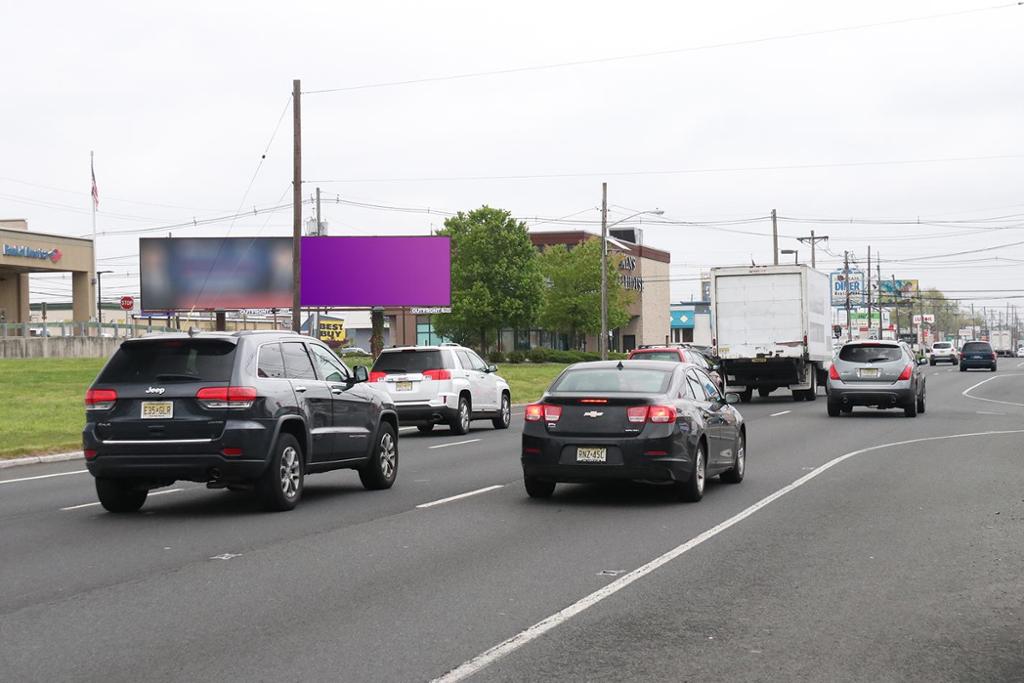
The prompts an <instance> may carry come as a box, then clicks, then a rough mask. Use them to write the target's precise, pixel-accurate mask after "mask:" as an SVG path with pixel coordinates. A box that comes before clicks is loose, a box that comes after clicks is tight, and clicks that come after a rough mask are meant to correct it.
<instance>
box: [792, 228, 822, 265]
mask: <svg viewBox="0 0 1024 683" xmlns="http://www.w3.org/2000/svg"><path fill="white" fill-rule="evenodd" d="M797 239H798V240H799V241H800V242H802V243H804V244H808V243H809V244H810V245H811V268H817V267H818V260H817V258H816V256H815V248H814V247H815V245H816V244H817V243H818V242H828V235H821V236H820V237H816V236H815V235H814V231H813V230H811V236H810V237H797Z"/></svg>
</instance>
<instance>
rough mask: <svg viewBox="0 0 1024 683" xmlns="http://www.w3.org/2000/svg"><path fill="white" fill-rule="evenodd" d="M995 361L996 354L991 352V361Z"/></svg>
mask: <svg viewBox="0 0 1024 683" xmlns="http://www.w3.org/2000/svg"><path fill="white" fill-rule="evenodd" d="M995 359H996V354H995V352H994V351H993V352H992V360H995Z"/></svg>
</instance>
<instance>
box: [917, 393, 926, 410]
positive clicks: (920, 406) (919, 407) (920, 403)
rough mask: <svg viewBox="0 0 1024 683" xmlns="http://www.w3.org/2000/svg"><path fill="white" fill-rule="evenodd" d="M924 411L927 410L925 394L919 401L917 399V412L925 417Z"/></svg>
mask: <svg viewBox="0 0 1024 683" xmlns="http://www.w3.org/2000/svg"><path fill="white" fill-rule="evenodd" d="M924 409H925V405H924V394H921V395H920V396H919V397H918V399H917V412H919V413H921V414H922V415H924Z"/></svg>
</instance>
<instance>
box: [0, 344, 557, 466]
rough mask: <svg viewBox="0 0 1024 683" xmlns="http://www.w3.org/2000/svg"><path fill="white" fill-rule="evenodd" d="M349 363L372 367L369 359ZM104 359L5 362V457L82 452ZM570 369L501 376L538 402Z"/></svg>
mask: <svg viewBox="0 0 1024 683" xmlns="http://www.w3.org/2000/svg"><path fill="white" fill-rule="evenodd" d="M345 361H346V363H347V364H348V365H349V366H350V367H351V366H353V365H364V364H365V365H369V364H370V363H369V362H368V361H369V358H361V357H358V358H347V359H345ZM103 363H104V359H103V358H17V359H0V397H3V406H4V412H3V415H2V417H0V458H13V457H17V456H19V455H36V454H39V453H60V452H64V451H74V450H78V449H79V448H81V447H82V426H83V425H84V424H85V407H84V405H83V403H82V400H83V399H84V398H85V390H86V389H87V388H88V387H89V384H91V383H92V381H93V379H94V378H95V377H96V375H97V373H99V371H100V368H101V367H103ZM564 368H565V365H564V364H562V363H523V364H520V365H512V364H511V363H504V364H502V365H501V366H500V367H499V369H498V374H499V375H501V376H502V377H504V378H505V379H506V380H507V381H508V383H509V386H510V387H511V388H512V402H513V403H528V402H530V401H536V400H537V399H538V398H540V395H541V394H542V393H544V391H545V390H546V389H547V388H548V385H550V384H551V382H552V380H554V379H555V377H557V376H558V373H560V372H561V371H562V370H563V369H564Z"/></svg>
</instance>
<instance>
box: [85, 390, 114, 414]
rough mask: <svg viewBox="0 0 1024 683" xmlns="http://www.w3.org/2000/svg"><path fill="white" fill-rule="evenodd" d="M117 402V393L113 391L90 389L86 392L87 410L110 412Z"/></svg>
mask: <svg viewBox="0 0 1024 683" xmlns="http://www.w3.org/2000/svg"><path fill="white" fill-rule="evenodd" d="M116 401H117V392H116V391H114V390H113V389H89V390H88V391H86V392H85V409H86V410H110V409H111V408H113V407H114V403H115V402H116Z"/></svg>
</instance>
